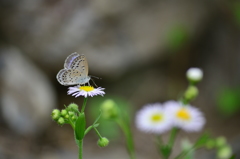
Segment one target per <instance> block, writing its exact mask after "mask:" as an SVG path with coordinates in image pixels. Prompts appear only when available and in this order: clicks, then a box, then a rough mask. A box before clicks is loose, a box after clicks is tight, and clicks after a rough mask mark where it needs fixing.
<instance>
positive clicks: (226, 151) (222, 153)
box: [217, 145, 232, 159]
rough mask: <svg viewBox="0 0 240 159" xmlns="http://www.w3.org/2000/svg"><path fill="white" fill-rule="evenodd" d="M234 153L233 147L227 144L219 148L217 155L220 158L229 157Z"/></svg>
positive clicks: (226, 158) (225, 158)
mask: <svg viewBox="0 0 240 159" xmlns="http://www.w3.org/2000/svg"><path fill="white" fill-rule="evenodd" d="M231 155H232V149H231V147H230V146H228V145H226V146H223V147H221V148H220V149H218V151H217V156H218V158H219V159H228V158H230V157H231Z"/></svg>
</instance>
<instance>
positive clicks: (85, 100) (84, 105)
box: [81, 98, 87, 113]
mask: <svg viewBox="0 0 240 159" xmlns="http://www.w3.org/2000/svg"><path fill="white" fill-rule="evenodd" d="M86 104H87V98H84V100H83V105H82V109H81V113H83V112H84V110H85V107H86Z"/></svg>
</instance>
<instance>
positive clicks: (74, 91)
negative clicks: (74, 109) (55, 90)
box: [67, 85, 105, 98]
mask: <svg viewBox="0 0 240 159" xmlns="http://www.w3.org/2000/svg"><path fill="white" fill-rule="evenodd" d="M104 89H105V88H101V87H98V88H94V87H92V86H79V85H78V86H75V87H69V88H68V92H67V93H68V95H70V94H71V95H72V96H75V97H79V96H84V97H85V98H87V97H89V96H90V97H93V96H97V95H101V96H103V95H104V94H105V92H104V91H103V90H104Z"/></svg>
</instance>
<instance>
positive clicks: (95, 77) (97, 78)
mask: <svg viewBox="0 0 240 159" xmlns="http://www.w3.org/2000/svg"><path fill="white" fill-rule="evenodd" d="M90 77H94V78H96V79H102V78H100V77H97V76H90Z"/></svg>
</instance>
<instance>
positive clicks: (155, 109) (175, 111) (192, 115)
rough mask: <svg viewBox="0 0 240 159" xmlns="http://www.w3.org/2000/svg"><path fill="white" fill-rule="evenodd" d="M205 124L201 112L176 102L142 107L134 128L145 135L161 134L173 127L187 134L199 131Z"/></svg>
mask: <svg viewBox="0 0 240 159" xmlns="http://www.w3.org/2000/svg"><path fill="white" fill-rule="evenodd" d="M204 124H205V118H204V116H203V114H202V112H201V111H199V110H198V109H197V108H195V107H193V106H190V105H183V104H182V103H181V102H177V101H167V102H165V103H163V104H161V103H155V104H148V105H146V106H144V107H143V108H142V109H141V110H140V111H139V112H138V113H137V115H136V126H137V128H138V129H139V130H141V131H143V132H147V133H155V134H162V133H164V132H166V131H168V130H170V129H171V128H173V127H177V128H180V129H183V130H184V131H187V132H196V131H200V130H201V129H202V128H203V126H204Z"/></svg>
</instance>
